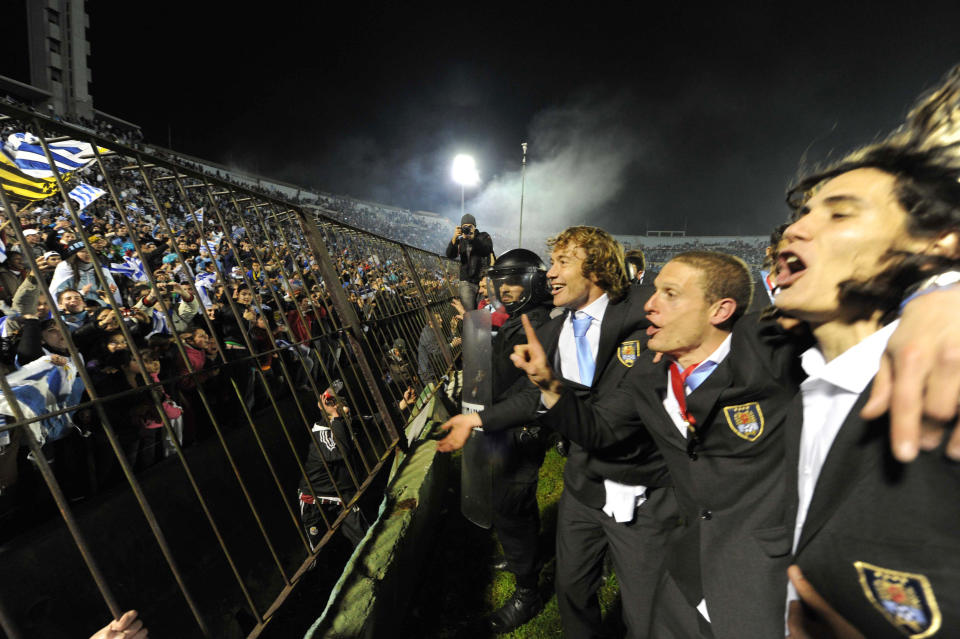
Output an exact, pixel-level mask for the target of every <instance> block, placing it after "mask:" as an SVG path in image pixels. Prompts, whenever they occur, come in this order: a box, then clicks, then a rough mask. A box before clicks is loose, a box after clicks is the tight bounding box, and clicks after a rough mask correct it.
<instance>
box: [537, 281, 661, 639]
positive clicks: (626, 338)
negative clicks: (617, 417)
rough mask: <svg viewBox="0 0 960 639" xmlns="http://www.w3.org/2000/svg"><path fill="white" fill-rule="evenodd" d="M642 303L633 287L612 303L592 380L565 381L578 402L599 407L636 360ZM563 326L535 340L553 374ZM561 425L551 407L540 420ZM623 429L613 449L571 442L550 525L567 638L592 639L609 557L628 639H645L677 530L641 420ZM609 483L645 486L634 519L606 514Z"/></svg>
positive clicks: (559, 322) (641, 340) (555, 324)
mask: <svg viewBox="0 0 960 639" xmlns="http://www.w3.org/2000/svg"><path fill="white" fill-rule="evenodd" d="M643 302H645V300H639V299H636V298H635V297H634V293H633V291H632V290H631V292H630V293H628V295H627V296H626V297H625V298H623V299H621V300H618V301H611V302H610V303H609V305H608V306H607V308H606V310H605V312H604V314H603V319H602V322H601V325H600V336H599V337H600V340H599V345H598V348H597V356H596V358H595V370H594V376H593V379H592V380H590V384H589V385H587V384H577V383H573V382H566V386H567V388H568V389H569V391H570V394H572V395H576V396H578V397H580V398H581V399H583V400H584V401H586V400H587V398H593V399H594V400H597V401H602V400H603V398H604V397H605V396H606V395H607V394H609V393H612V392H614V391H615V390H616V389H617V387H618V386H619V385H620V382H621V381H622V380H623V377H624V375H625V374H626V373H627V371H628V370H629V368H628V367H627V366H625V365H623V364H622V363H621V358H629V359H630V360H631V361H636V360H637V358H638V357H639V353H640V351H641V349H642V348H644V346H645V344H646V336H645V331H646V327H647V325H648V324H647V322H646V319H645V317H644V312H643V308H642V307H643ZM566 321H567V316H566V315H565V316H561V317H558V318H556V319H554V320H552V321H551V322H549V323H548V324H547V325H546V326H545V327H544V330H543V331H542V334H538V336H539V337H541V343H542V344H543V346H544V349H545V350H546V352H547V355H548V357H549V358H550V361H552V362H554V364H555V367H554V368H555V370H560V368H559V367H558V366H556V364H557V363H558V362H559V357H558V356H559V354H558V342H559V339H560V333H561V330H562V326H563V323H564V322H566ZM554 419H556V420H557V421H556V422H555V421H554ZM563 421H566V419H565V416H563V415H562V409H558V408H557V407H554V408H553V409H552V410H550V411H549V412H548V413H546V414H545V415H544V416H543V417H542V418H541V423H543V424H545V425H547V426H551V427H552V426H554V425H555V424H559V423H560V422H563ZM558 430H561V429H559V428H558ZM624 430H625V431H626V432H625V436H624V437H622V438H620V439H619V440H618V442H617V443H616V445H615V446H610V447H594V446H591V445H589V444H588V443H587V442H586V441H585V440H584V439H580V438H579V437H573V436H571V437H570V439H571V445H570V454H569V457H568V459H567V464H566V468H565V469H564V492H563V495H562V497H561V501H560V508H559V512H558V520H557V581H556V588H557V599H558V603H559V607H560V613H561V620H562V623H563V630H564V636H567V637H594V636H598V633H599V632H600V627H599V626H600V607H599V604H598V602H597V596H596V593H597V590H598V588H599V585H600V581H601V577H602V567H603V558H604V555H605V554H606V553H608V552H609V554H610V557H611V559H612V561H613V565H614V570H615V571H616V574H617V580H618V582H619V584H620V593H621V598H622V600H623V616H624V621H625V623H626V625H627V628H628V635H629V636H631V637H646V636H648V632H649V624H650V619H651V613H652V609H653V602H654V594H655V592H656V588H657V584H658V583H659V581H660V578H661V574H662V571H663V558H664V554H665V550H666V547H667V545H668V541H669V538H670V536H671V535H672V534H673V533H674V531H675V530H676V528H677V525H678V521H679V520H678V510H677V503H676V498H675V496H674V493H673V488H672V487H671V482H670V478H669V475H668V473H667V469H666V465H665V463H664V461H663V457H662V456H661V455H660V453H659V451H658V450H657V448H656V445H655V444H654V442H653V440H652V438H651V437H650V435H649V434H648V433H647V431H646V430H645V429H643V428H642V427H641V424H640V421H639V418H638V417H637V416H636V415H634V416H633V417H632V418H631V419H630V420H629V421H628V423H626V424H624ZM562 432H563V431H562V430H561V433H562ZM571 434H572V433H571ZM578 439H579V441H578ZM606 480H609V481H612V482H616V483H617V484H621V485H626V486H645V487H646V493H645V500H644V501H643V503H642V504H640V505H639V506H637V507H636V508H635V510H634V512H633V519H632V521H619V522H618V521H616V519H617V518H615V517H613V516H610V515H608V514H606V513H605V512H604V507H605V506H606V505H607V490H608V489H607V485H606V483H605V482H606Z"/></svg>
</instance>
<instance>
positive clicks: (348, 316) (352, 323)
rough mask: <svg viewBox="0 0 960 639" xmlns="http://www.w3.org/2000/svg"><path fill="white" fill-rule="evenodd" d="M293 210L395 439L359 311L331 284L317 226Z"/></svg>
mask: <svg viewBox="0 0 960 639" xmlns="http://www.w3.org/2000/svg"><path fill="white" fill-rule="evenodd" d="M293 211H294V212H295V215H296V219H297V221H298V222H299V224H300V228H301V229H302V230H303V232H304V235H305V236H306V240H307V243H308V244H309V245H310V247H311V248H312V249H313V253H314V255H315V256H316V257H317V259H318V261H319V264H320V272H321V273H322V274H323V278H324V279H325V280H326V281H327V284H328V285H327V288H328V291H329V292H330V298H331V300H332V301H333V305H334V307H335V308H336V309H337V312H338V313H340V314H341V317H343V318H344V323H345V324H346V326H347V331H346V336H347V339H348V340H349V342H350V346H351V348H352V349H353V351H354V353H355V354H356V357H357V363H358V364H359V366H360V370H361V372H362V373H363V377H364V379H365V380H366V382H367V384H369V386H370V391H371V394H372V395H373V399H374V401H375V402H376V404H377V408H378V409H379V410H380V413H381V416H382V417H383V421H384V423H385V424H386V425H387V431H388V432H389V433H390V437H391V439H393V440H394V441H396V440H397V439H399V437H400V435H399V434H398V430H397V426H396V424H394V423H393V417H392V416H391V412H390V411H389V410H388V409H387V405H386V402H384V399H383V395H381V394H380V388H379V384H377V380H376V378H375V377H374V375H373V371H372V370H371V369H370V363H369V362H368V361H367V357H366V353H364V352H363V349H362V348H361V346H360V342H359V340H358V339H357V336H358V334H362V328H361V327H360V321H359V319H358V318H357V315H356V313H354V312H353V307H352V306H350V304H349V302H348V301H347V298H346V296H345V295H344V294H343V289H342V288H340V287H338V286H333V285H332V284H331V283H332V282H338V281H339V277H337V275H336V273H334V270H333V264H331V262H330V254H329V253H327V247H326V246H325V245H324V243H323V239H322V238H321V237H320V232H319V230H318V229H317V227H316V225H314V224H313V223H312V220H310V219H308V218H307V216H306V215H305V214H304V213H303V211H302V210H301V209H300V208H299V207H294V208H293Z"/></svg>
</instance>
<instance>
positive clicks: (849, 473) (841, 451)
mask: <svg viewBox="0 0 960 639" xmlns="http://www.w3.org/2000/svg"><path fill="white" fill-rule="evenodd" d="M871 386H872V384H871ZM869 396H870V386H868V387H867V388H866V390H864V392H862V393H861V394H860V397H859V398H857V403H856V404H854V405H853V408H852V409H850V414H849V415H847V418H846V419H845V420H844V422H843V426H841V427H840V432H839V433H837V438H836V439H835V440H834V441H833V446H831V447H830V452H829V453H827V458H826V460H824V463H823V469H822V470H821V471H820V477H819V478H818V479H817V485H816V487H815V488H814V489H813V499H812V500H811V501H810V509H809V510H808V511H807V518H806V520H805V521H804V524H803V530H802V531H801V532H800V541H799V542H798V543H797V554H799V553H800V551H801V550H803V547H804V546H805V545H806V544H807V543H808V542H809V541H810V539H811V538H812V537H813V536H814V535H816V534H817V532H818V531H819V530H820V529H821V528H822V527H823V525H824V524H825V523H826V522H827V520H829V519H830V516H831V515H832V514H833V512H834V511H835V510H836V509H837V507H838V506H839V505H840V504H842V503H843V501H844V499H845V497H846V495H847V494H848V493H849V492H850V490H851V489H852V488H853V486H854V485H855V484H856V479H857V477H858V476H859V475H860V473H861V472H862V469H863V468H864V467H865V466H867V465H873V464H876V463H878V461H879V459H877V458H876V457H875V456H873V455H865V454H864V451H863V450H861V449H862V445H863V444H862V442H863V439H864V437H865V436H866V435H867V434H868V433H869V431H870V429H871V425H872V422H867V421H865V420H863V419H861V417H860V409H862V408H863V405H864V404H865V403H866V402H867V398H868V397H869ZM797 455H798V458H799V445H798V446H797ZM793 473H794V475H795V474H796V473H797V460H796V459H795V460H794V462H793ZM794 487H796V484H794Z"/></svg>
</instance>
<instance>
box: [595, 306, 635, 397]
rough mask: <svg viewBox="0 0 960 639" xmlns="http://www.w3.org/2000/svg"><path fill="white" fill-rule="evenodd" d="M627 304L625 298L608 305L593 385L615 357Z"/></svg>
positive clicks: (601, 324)
mask: <svg viewBox="0 0 960 639" xmlns="http://www.w3.org/2000/svg"><path fill="white" fill-rule="evenodd" d="M627 306H628V305H627V304H626V303H625V302H624V301H623V300H621V301H620V302H617V303H613V302H611V303H610V304H608V305H607V310H606V311H605V312H604V314H603V321H602V322H601V323H600V345H599V346H598V348H597V359H596V366H595V367H594V371H593V380H592V381H591V384H590V385H591V386H595V385H596V383H597V380H599V379H600V376H601V375H602V374H603V370H604V369H605V368H606V365H607V364H609V363H610V361H611V359H612V358H613V352H614V350H616V348H617V345H618V343H619V341H620V331H621V329H622V328H623V320H624V318H625V317H626V311H627Z"/></svg>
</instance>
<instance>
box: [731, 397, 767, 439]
mask: <svg viewBox="0 0 960 639" xmlns="http://www.w3.org/2000/svg"><path fill="white" fill-rule="evenodd" d="M723 416H724V417H726V418H727V425H728V426H730V430H732V431H733V432H734V433H735V434H736V435H737V437H742V438H743V439H745V440H747V441H748V442H753V441H756V440H757V438H758V437H760V435H762V434H763V412H761V411H760V404H758V403H757V402H750V403H749V404H739V405H737V406H724V407H723Z"/></svg>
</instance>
